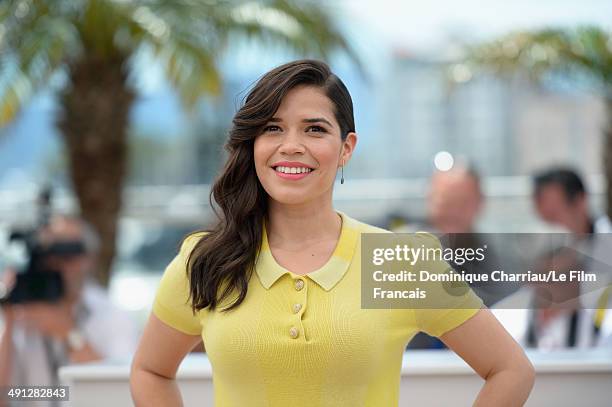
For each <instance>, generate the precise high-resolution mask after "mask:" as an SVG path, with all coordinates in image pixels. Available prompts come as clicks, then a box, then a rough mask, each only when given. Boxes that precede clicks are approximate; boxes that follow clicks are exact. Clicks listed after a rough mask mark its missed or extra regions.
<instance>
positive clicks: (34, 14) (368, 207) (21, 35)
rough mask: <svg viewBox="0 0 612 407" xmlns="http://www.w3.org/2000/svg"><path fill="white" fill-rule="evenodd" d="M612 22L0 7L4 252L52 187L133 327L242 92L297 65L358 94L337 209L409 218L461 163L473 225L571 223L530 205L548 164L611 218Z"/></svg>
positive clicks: (197, 212)
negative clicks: (85, 235) (575, 177)
mask: <svg viewBox="0 0 612 407" xmlns="http://www.w3.org/2000/svg"><path fill="white" fill-rule="evenodd" d="M611 15H612V3H610V2H609V1H605V0H583V1H580V2H577V1H570V0H555V1H553V0H546V1H539V2H532V1H527V0H517V1H513V2H507V1H501V0H490V1H487V2H482V1H476V0H462V1H439V0H432V1H428V2H400V1H391V0H379V1H375V2H374V1H365V0H364V1H359V0H355V1H350V0H337V1H318V2H317V1H307V2H304V1H288V0H285V1H261V2H255V1H254V2H247V1H232V2H224V1H208V2H202V3H201V4H200V5H199V6H193V5H190V2H181V1H175V2H165V1H118V0H117V1H110V0H107V1H103V0H79V1H72V0H70V1H62V0H56V1H51V0H49V1H43V0H22V1H5V2H3V3H2V5H0V95H1V96H0V124H1V125H2V127H1V128H0V230H1V232H0V233H1V236H0V242H1V243H0V247H3V248H4V252H3V253H5V254H6V253H8V252H9V251H10V250H9V249H8V247H9V246H10V245H9V244H8V235H9V233H10V231H11V230H13V229H14V228H16V227H33V226H35V225H36V222H37V219H39V216H40V209H39V206H38V204H37V197H38V195H39V193H40V191H41V189H42V188H43V187H45V186H50V187H51V188H52V200H51V201H52V202H51V206H52V211H53V212H56V213H70V212H74V213H80V214H81V215H82V217H83V218H84V219H85V220H86V221H87V222H88V223H89V224H91V225H92V226H93V227H94V229H95V230H96V232H97V233H98V234H99V236H100V238H101V239H100V240H101V245H100V252H99V253H100V256H99V260H100V261H99V267H98V268H97V270H96V272H95V277H96V279H97V280H98V281H99V282H100V283H101V284H102V285H103V286H105V287H108V290H109V291H108V293H109V296H110V299H111V301H112V302H113V303H114V304H115V305H117V306H118V307H119V308H121V309H122V310H124V311H126V312H128V313H129V314H130V315H131V317H132V318H133V319H134V321H136V323H137V324H138V326H140V327H142V325H143V324H144V321H145V319H146V317H147V316H148V313H149V310H150V307H151V304H152V300H153V296H154V293H155V289H156V287H157V284H158V282H159V279H160V277H161V273H162V272H163V270H164V268H165V266H166V265H167V264H168V262H169V261H170V260H171V258H172V257H173V256H174V254H175V253H176V249H177V247H178V244H179V242H180V240H181V238H182V237H183V236H184V235H185V234H186V233H187V232H189V231H192V230H194V229H198V228H201V227H204V226H206V225H208V224H209V223H210V222H211V221H212V220H213V217H212V216H213V215H212V212H211V210H210V206H209V202H208V193H209V186H210V184H211V182H212V181H213V180H214V178H215V176H216V174H217V173H218V171H219V169H220V166H221V165H222V163H223V161H224V157H225V156H224V154H225V153H224V151H223V143H224V141H225V138H226V133H227V130H228V129H229V126H230V125H231V119H232V117H233V114H234V113H235V111H236V110H237V108H238V106H239V105H240V103H241V100H242V98H243V97H244V96H245V94H246V91H247V90H248V89H249V86H251V85H252V84H253V83H254V81H256V80H257V79H258V78H259V77H260V76H261V75H262V74H263V73H265V72H266V71H268V70H269V69H271V68H273V67H275V66H277V65H279V64H281V63H284V62H287V61H289V60H292V59H298V58H302V57H314V58H321V59H324V60H326V61H327V62H328V63H329V64H330V65H331V67H332V69H333V70H334V71H335V73H336V74H337V75H338V76H339V77H340V78H342V80H343V81H344V82H345V84H346V85H347V87H348V89H349V90H350V92H351V94H352V96H353V102H354V106H355V114H356V117H355V119H356V126H357V132H358V134H359V140H358V145H357V149H356V152H355V154H354V156H353V159H352V161H351V162H350V163H349V164H348V165H347V167H346V168H345V171H344V177H345V179H346V181H345V183H344V184H343V185H340V184H339V183H338V184H337V185H336V187H335V192H334V199H335V206H336V208H337V209H340V210H343V211H345V212H346V213H348V214H349V215H350V216H352V217H354V218H357V219H360V220H362V221H364V222H367V223H370V224H374V225H378V226H382V227H396V226H401V225H409V224H411V223H412V222H420V221H422V220H423V219H425V218H427V216H428V191H429V188H430V185H431V181H432V175H433V174H434V172H435V171H446V170H449V169H451V168H453V167H456V166H467V167H469V168H472V169H475V170H476V171H477V172H478V174H479V177H480V183H481V190H482V195H483V197H484V200H483V202H484V205H482V211H481V213H480V214H479V216H478V218H477V219H476V221H475V222H476V225H475V226H474V229H475V230H478V231H482V232H540V231H550V230H554V231H561V230H564V229H563V228H562V227H561V226H559V225H554V224H550V223H546V222H544V221H542V220H541V219H540V218H539V216H538V214H537V213H536V210H535V208H534V205H533V200H532V189H533V186H532V176H533V174H534V173H536V172H538V171H541V170H543V169H546V168H549V167H551V166H553V165H555V166H558V165H563V166H569V167H571V168H573V169H575V170H576V171H577V172H578V173H579V174H581V176H582V178H583V180H584V182H585V185H586V187H587V190H588V195H589V198H590V199H589V201H588V205H589V207H590V211H591V213H592V214H593V216H596V215H602V214H605V213H606V212H608V213H609V212H610V210H609V208H610V201H611V200H610V198H609V192H607V191H609V190H610V182H611V181H610V175H611V174H612V171H611V169H610V167H609V166H608V167H606V162H609V161H612V159H608V160H606V159H605V157H606V152H607V154H608V157H612V154H611V153H610V150H612V133H611V131H610V126H611V123H612V92H611V89H612V88H611V84H612V37H611V36H610V29H611V24H610V16H611ZM565 231H567V230H565ZM8 257H10V256H2V261H3V265H2V267H1V268H2V269H4V268H5V267H7V266H8V265H10V264H9V263H10V262H11V261H14V260H13V259H9V258H8Z"/></svg>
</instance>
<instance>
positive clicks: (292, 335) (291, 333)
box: [289, 327, 300, 339]
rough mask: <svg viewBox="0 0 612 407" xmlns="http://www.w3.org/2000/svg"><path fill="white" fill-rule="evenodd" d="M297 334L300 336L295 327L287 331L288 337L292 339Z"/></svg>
mask: <svg viewBox="0 0 612 407" xmlns="http://www.w3.org/2000/svg"><path fill="white" fill-rule="evenodd" d="M299 334H300V331H298V329H297V328H296V327H291V329H290V330H289V336H290V337H292V338H293V339H295V338H297V337H298V335H299Z"/></svg>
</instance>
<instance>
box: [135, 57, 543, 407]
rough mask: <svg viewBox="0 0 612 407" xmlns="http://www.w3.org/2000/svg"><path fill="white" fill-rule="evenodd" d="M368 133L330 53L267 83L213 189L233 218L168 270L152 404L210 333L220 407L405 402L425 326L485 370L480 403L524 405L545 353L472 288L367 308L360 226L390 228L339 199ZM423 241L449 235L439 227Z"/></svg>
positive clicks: (146, 348)
mask: <svg viewBox="0 0 612 407" xmlns="http://www.w3.org/2000/svg"><path fill="white" fill-rule="evenodd" d="M356 144H357V134H356V132H355V125H354V119H353V104H352V101H351V97H350V94H349V92H348V90H347V89H346V87H345V86H344V84H343V83H342V81H341V80H340V79H339V78H338V77H337V76H336V75H334V74H333V73H332V72H331V71H330V69H329V67H328V66H327V65H326V64H325V63H323V62H320V61H314V60H300V61H294V62H291V63H288V64H285V65H282V66H280V67H278V68H276V69H273V70H272V71H270V72H268V73H267V74H266V75H264V76H263V77H262V78H261V79H260V80H259V82H258V83H257V84H256V85H255V87H254V88H253V89H252V90H251V91H250V93H249V94H248V96H247V97H246V100H245V103H244V105H243V106H242V107H241V108H240V109H239V110H238V112H237V113H236V115H235V117H234V120H233V127H232V130H231V131H230V134H229V139H228V141H227V144H226V149H227V151H228V152H229V157H228V160H227V162H226V164H225V167H224V168H223V170H222V172H221V174H220V176H219V178H218V179H217V180H216V181H215V183H214V185H213V188H212V192H211V194H212V196H211V201H212V200H213V199H214V201H215V202H216V203H217V204H218V206H219V207H220V208H221V211H222V213H221V214H220V215H219V221H218V223H217V224H216V225H215V226H214V227H213V228H212V229H211V230H207V231H204V232H199V233H194V234H192V235H190V236H188V237H187V239H186V240H185V241H184V242H183V244H182V246H181V249H180V251H179V253H178V255H177V256H176V257H175V258H174V259H173V260H172V262H171V263H170V264H169V265H168V267H167V268H166V271H165V272H164V276H163V278H162V280H161V283H160V286H159V289H158V291H157V294H156V297H155V301H154V304H153V312H152V314H151V316H150V319H149V322H148V323H147V326H146V328H145V332H144V334H143V337H142V340H141V343H140V346H139V349H138V352H137V353H136V355H135V356H134V360H133V364H132V374H131V378H130V383H131V389H132V396H133V398H134V401H135V402H136V404H137V405H138V406H141V405H142V406H148V405H151V404H152V403H153V402H154V401H155V403H160V405H173V406H174V405H180V402H181V396H180V392H179V390H178V387H177V385H176V381H175V375H176V370H177V367H178V365H179V364H180V362H181V360H182V359H183V358H184V356H185V354H186V353H188V352H189V350H191V349H192V348H193V347H194V346H195V345H196V344H197V343H198V342H200V341H203V342H204V344H205V349H206V352H207V354H208V357H209V360H210V362H211V365H212V369H213V383H214V390H215V405H216V406H218V407H224V406H287V405H291V406H298V407H300V406H308V407H318V406H365V407H370V406H372V407H373V406H394V405H397V403H398V398H399V394H398V393H399V378H400V368H401V361H402V356H403V352H404V349H405V348H406V345H407V343H408V342H409V341H410V340H411V339H412V338H413V337H414V335H415V334H416V333H417V332H419V331H424V332H427V333H429V334H430V335H435V336H439V337H441V338H442V340H443V341H444V342H445V343H446V344H447V345H448V346H449V347H450V348H451V349H453V350H455V351H456V352H457V353H458V354H459V355H461V357H463V358H464V359H465V360H466V361H467V362H468V363H469V364H470V365H472V367H473V368H474V369H475V370H476V372H477V373H478V374H479V375H480V376H481V377H483V378H485V379H486V380H487V383H486V385H485V387H484V388H483V391H482V392H481V393H480V395H479V396H478V399H477V403H476V405H483V406H490V405H504V406H505V405H520V404H522V403H523V401H524V400H525V399H526V397H527V395H528V393H529V390H530V388H531V385H532V384H533V371H532V368H531V365H530V364H529V361H528V360H527V359H526V358H525V355H524V353H523V352H522V350H521V348H520V347H519V346H518V345H517V344H516V342H514V341H513V340H512V338H511V337H510V336H509V335H508V334H507V332H505V331H504V329H503V328H502V327H501V325H500V324H499V323H497V321H496V320H495V319H494V318H493V317H492V315H491V313H489V312H488V311H487V310H484V309H481V308H482V301H481V300H480V298H478V297H477V296H476V295H475V294H474V293H473V292H472V291H471V290H468V291H467V292H464V293H463V294H462V295H458V296H452V295H449V294H448V293H445V291H444V290H442V289H439V290H437V292H438V295H440V296H443V299H444V300H445V304H448V307H447V308H445V309H364V308H362V302H361V262H360V260H361V234H362V233H388V231H386V230H384V229H380V228H377V227H375V226H371V225H368V224H366V223H363V222H360V221H358V220H356V219H353V218H352V217H350V216H348V215H347V214H345V213H344V212H341V211H337V210H335V209H334V208H333V205H332V193H333V188H334V180H335V177H336V174H337V172H338V169H339V168H341V167H343V166H344V165H346V163H348V162H349V160H350V158H351V156H352V154H353V151H354V149H355V146H356ZM413 240H414V241H413V244H411V247H423V248H428V247H432V248H433V249H436V250H439V248H440V245H439V242H438V241H437V239H436V238H435V237H433V236H432V235H429V234H415V236H414V237H413ZM420 266H424V267H426V268H427V269H447V268H448V264H446V263H445V262H444V261H443V260H437V261H433V262H430V263H427V264H421V263H419V262H417V265H416V267H420ZM434 288H435V287H434Z"/></svg>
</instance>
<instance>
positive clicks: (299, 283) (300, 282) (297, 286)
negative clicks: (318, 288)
mask: <svg viewBox="0 0 612 407" xmlns="http://www.w3.org/2000/svg"><path fill="white" fill-rule="evenodd" d="M302 288H304V280H295V289H296V290H298V291H300V290H301V289H302Z"/></svg>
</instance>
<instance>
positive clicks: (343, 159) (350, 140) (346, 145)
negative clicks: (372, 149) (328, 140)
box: [338, 132, 357, 166]
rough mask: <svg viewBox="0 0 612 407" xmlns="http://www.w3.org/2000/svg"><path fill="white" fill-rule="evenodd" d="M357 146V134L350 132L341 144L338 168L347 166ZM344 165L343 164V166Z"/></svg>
mask: <svg viewBox="0 0 612 407" xmlns="http://www.w3.org/2000/svg"><path fill="white" fill-rule="evenodd" d="M356 146H357V133H355V132H350V133H348V134H347V136H346V139H345V140H344V141H343V142H342V149H341V150H340V162H339V163H338V164H339V165H340V166H342V165H346V164H348V162H349V160H350V159H351V156H352V155H353V151H355V147H356ZM343 163H344V164H343Z"/></svg>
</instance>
